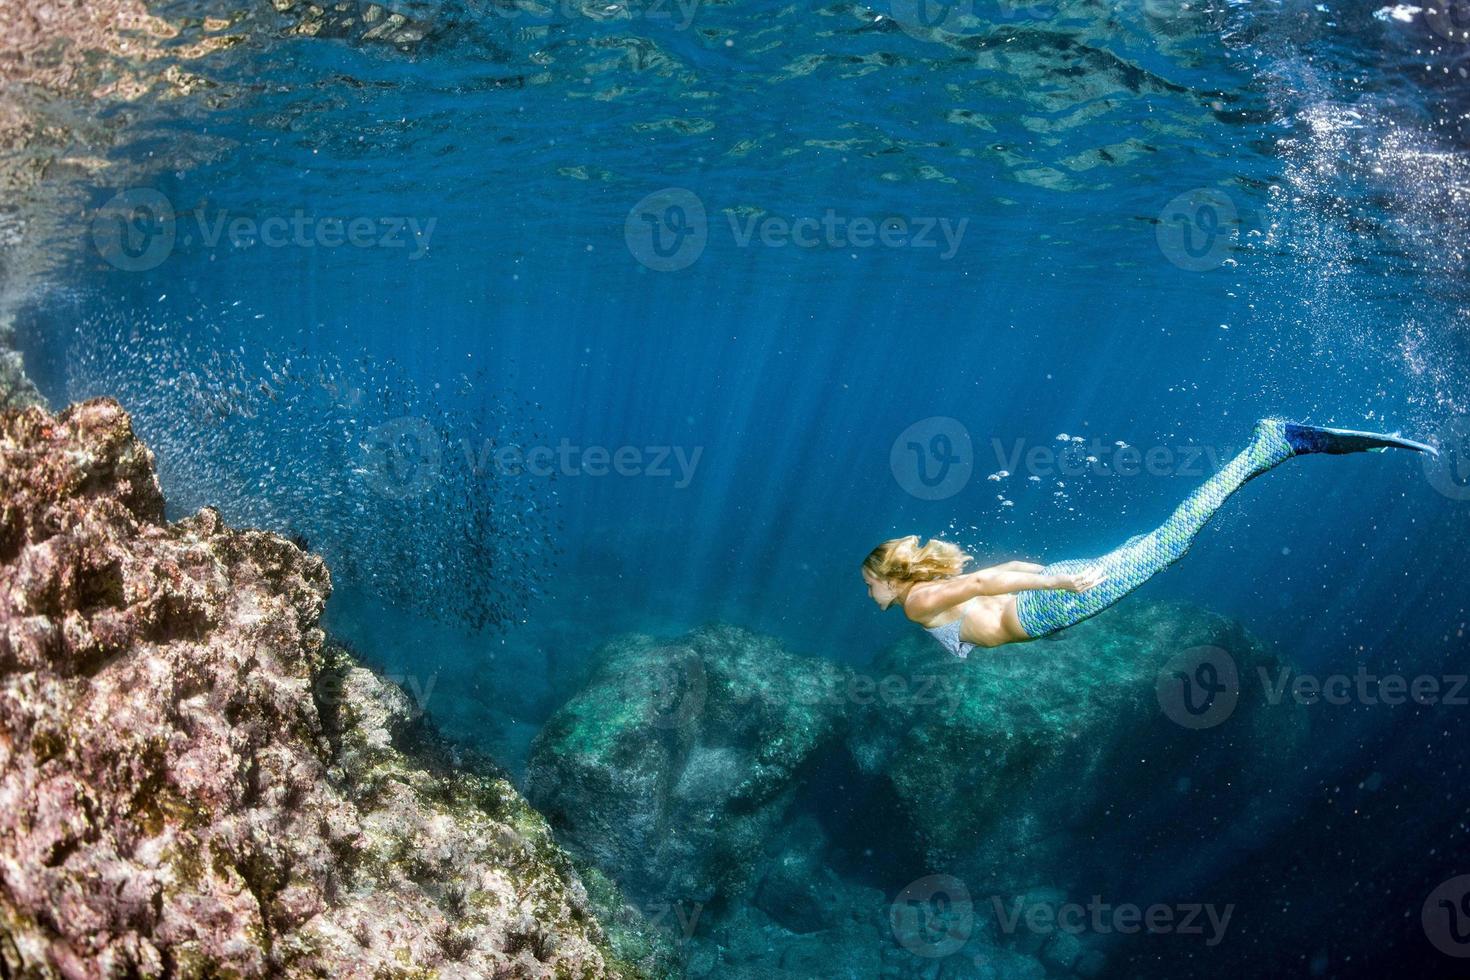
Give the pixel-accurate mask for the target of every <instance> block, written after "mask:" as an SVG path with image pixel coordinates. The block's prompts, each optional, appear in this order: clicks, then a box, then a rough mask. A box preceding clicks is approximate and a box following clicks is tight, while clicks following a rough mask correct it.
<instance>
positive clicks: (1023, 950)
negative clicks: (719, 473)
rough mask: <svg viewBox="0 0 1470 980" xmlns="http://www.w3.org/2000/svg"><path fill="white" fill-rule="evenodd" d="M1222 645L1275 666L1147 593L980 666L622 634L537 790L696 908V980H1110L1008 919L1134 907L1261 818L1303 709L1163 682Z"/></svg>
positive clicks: (614, 871)
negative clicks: (1191, 705) (1189, 702)
mask: <svg viewBox="0 0 1470 980" xmlns="http://www.w3.org/2000/svg"><path fill="white" fill-rule="evenodd" d="M1220 656H1224V657H1225V658H1227V659H1228V660H1229V662H1230V666H1231V668H1233V669H1235V670H1236V671H1237V672H1238V673H1239V674H1240V675H1242V676H1244V675H1246V674H1247V672H1253V671H1255V670H1256V669H1257V668H1262V669H1268V670H1269V669H1273V668H1274V667H1275V666H1276V662H1275V658H1274V657H1272V656H1270V655H1269V654H1268V653H1266V652H1265V651H1264V650H1263V649H1262V647H1261V645H1260V644H1259V643H1258V642H1257V641H1256V640H1254V638H1252V637H1251V636H1250V635H1249V634H1248V633H1246V632H1245V630H1243V629H1242V628H1241V627H1240V626H1239V625H1238V624H1236V623H1234V622H1232V621H1230V620H1227V619H1224V618H1222V617H1219V616H1216V615H1214V614H1211V613H1209V612H1206V611H1204V610H1201V609H1198V608H1194V607H1191V606H1186V605H1178V604H1160V603H1149V602H1146V601H1135V602H1130V603H1127V604H1125V605H1123V606H1121V607H1119V608H1118V609H1115V610H1113V611H1110V612H1108V613H1106V614H1104V615H1102V616H1099V617H1097V618H1095V619H1093V620H1091V621H1089V622H1087V623H1085V624H1083V625H1081V626H1079V627H1077V628H1074V629H1072V630H1069V631H1067V633H1066V634H1064V635H1062V636H1061V637H1059V638H1057V639H1054V640H1046V641H1041V642H1038V643H1033V644H1028V645H1024V646H1015V647H1010V648H1003V649H998V650H994V651H977V653H976V655H975V656H973V657H972V658H971V659H970V660H969V661H961V660H957V659H955V658H953V657H951V656H949V655H948V654H946V653H945V652H944V651H943V650H942V649H941V648H940V647H939V646H938V645H937V644H936V643H934V642H933V641H932V640H931V639H929V638H927V637H924V636H922V635H921V634H919V635H915V636H912V637H908V638H905V639H904V640H903V641H901V642H899V643H898V644H896V645H895V646H893V647H892V648H890V649H888V650H886V651H884V652H882V653H881V654H879V655H878V656H877V657H876V658H875V659H874V660H873V661H872V663H871V664H869V665H868V666H866V667H863V668H856V669H853V668H848V667H841V666H838V665H836V664H833V663H829V662H826V661H822V660H817V659H812V658H805V657H798V656H795V655H793V654H790V653H788V652H786V651H784V650H782V649H781V647H780V646H779V644H777V643H776V642H774V641H773V640H771V639H769V638H766V637H761V636H757V635H754V634H751V633H748V632H745V631H743V630H739V629H735V628H731V627H727V626H711V627H705V628H702V629H699V630H696V631H694V632H693V633H690V634H688V635H686V636H684V637H681V638H679V639H677V640H673V641H658V640H655V639H652V638H650V637H646V636H634V637H629V638H624V639H621V640H617V641H614V642H613V643H611V644H609V645H608V647H607V648H606V649H604V650H603V651H602V652H601V654H599V655H598V656H597V657H596V658H595V662H594V663H595V666H594V669H593V670H592V673H591V675H590V677H589V679H588V680H587V682H586V684H585V686H584V687H583V688H582V690H581V691H580V693H578V694H577V695H575V696H574V697H573V698H571V700H570V701H568V702H567V704H566V705H564V706H563V707H562V708H561V709H560V710H559V711H558V712H557V713H556V714H554V715H553V716H552V718H551V719H550V720H549V721H548V723H547V725H546V728H545V730H544V731H543V733H542V734H541V736H540V737H539V738H538V739H537V740H536V742H535V743H534V744H533V747H532V754H531V760H530V767H529V771H528V784H527V793H528V796H529V797H530V799H531V800H532V802H533V803H534V804H535V805H536V806H537V807H538V808H539V809H540V810H541V811H542V812H543V813H545V814H546V815H547V817H548V819H549V820H550V821H551V822H552V825H553V827H554V828H555V829H556V830H557V831H558V834H559V836H560V838H561V839H562V840H563V841H564V842H565V843H566V844H567V845H568V847H569V848H570V849H571V850H572V851H573V852H574V853H577V854H579V855H581V856H583V857H585V858H586V859H587V860H588V861H590V862H592V863H594V864H596V865H597V866H599V867H601V868H603V869H605V870H606V871H607V872H608V873H609V874H610V875H611V876H612V877H614V878H615V879H616V880H618V881H619V882H620V883H622V884H623V885H624V886H625V887H627V888H628V889H629V891H630V894H632V895H634V896H636V897H638V898H639V899H640V900H641V901H644V902H646V903H653V904H656V905H658V906H659V907H668V908H673V909H679V910H682V911H683V913H684V914H683V915H682V917H681V919H680V921H678V922H675V923H670V925H673V926H675V927H676V928H677V929H679V930H681V932H680V936H679V940H680V942H681V944H682V945H683V951H684V954H685V970H686V973H687V975H689V976H695V977H703V976H710V977H714V976H718V977H722V978H726V977H746V976H749V977H752V978H754V977H791V978H796V977H814V976H823V977H871V976H891V977H910V976H924V977H935V976H938V977H945V978H956V980H958V978H970V977H973V978H977V980H979V978H1033V980H1034V978H1042V977H1057V978H1070V977H1095V976H1101V975H1105V974H1106V973H1107V971H1108V970H1109V962H1110V960H1111V959H1112V958H1113V957H1114V956H1115V954H1116V951H1117V950H1118V948H1119V946H1120V945H1121V944H1122V943H1124V942H1126V937H1125V936H1120V935H1118V934H1116V933H1113V934H1108V933H1106V931H1097V930H1093V931H1091V932H1090V933H1085V934H1080V935H1079V934H1077V933H1076V932H1072V931H1064V930H1056V929H1051V930H1036V929H1031V928H1028V927H1027V926H1026V925H1025V924H1024V921H1023V922H1022V924H1020V925H1018V920H1017V918H1016V917H1015V916H1014V914H1011V915H1010V917H1009V919H1008V917H1007V916H1008V910H1009V912H1011V913H1013V912H1014V911H1015V910H1019V911H1020V912H1021V913H1022V914H1023V915H1024V914H1026V913H1028V912H1029V911H1030V910H1032V909H1037V908H1042V909H1051V910H1053V911H1055V910H1056V909H1058V908H1060V907H1063V906H1066V905H1067V904H1069V903H1075V904H1078V905H1079V906H1085V905H1086V903H1087V902H1088V901H1089V899H1090V898H1091V897H1092V896H1094V895H1103V896H1108V897H1109V898H1111V899H1112V900H1113V901H1114V902H1118V903H1127V902H1134V903H1137V904H1138V905H1139V907H1144V906H1147V905H1149V904H1150V903H1151V902H1154V901H1155V900H1158V899H1159V898H1161V897H1167V896H1170V895H1174V894H1175V891H1174V890H1175V889H1176V888H1177V886H1178V882H1179V881H1181V880H1190V873H1191V870H1192V869H1194V868H1197V867H1198V866H1199V863H1200V862H1207V861H1208V860H1209V857H1210V855H1211V854H1217V853H1218V852H1219V850H1220V849H1228V848H1231V847H1235V846H1240V845H1241V843H1242V842H1248V841H1249V840H1251V839H1252V838H1254V837H1257V836H1258V835H1262V834H1265V833H1266V832H1267V831H1268V830H1269V826H1270V824H1271V821H1272V820H1273V819H1274V810H1273V800H1272V797H1271V793H1270V789H1269V785H1268V783H1269V781H1270V780H1271V779H1272V778H1273V775H1279V773H1281V772H1282V771H1283V767H1284V766H1286V765H1289V764H1290V762H1291V760H1292V759H1294V758H1297V754H1298V752H1299V751H1300V750H1301V748H1302V743H1303V740H1304V737H1305V734H1306V729H1305V724H1304V717H1303V714H1304V713H1303V712H1302V711H1301V710H1300V706H1297V705H1294V704H1293V703H1291V702H1290V700H1289V699H1288V700H1287V701H1285V702H1281V703H1276V704H1272V703H1269V702H1268V701H1266V700H1265V699H1261V698H1246V697H1241V698H1239V699H1238V701H1236V702H1233V703H1232V704H1231V705H1230V711H1229V713H1228V714H1225V713H1223V712H1217V713H1216V715H1215V716H1214V717H1207V718H1205V719H1204V721H1203V722H1198V721H1196V720H1195V719H1193V718H1192V717H1190V716H1188V715H1187V714H1180V713H1179V712H1177V711H1176V710H1175V709H1176V708H1178V707H1179V706H1178V705H1177V704H1175V703H1173V702H1171V701H1170V700H1169V691H1168V689H1167V684H1166V683H1165V682H1166V681H1169V680H1171V679H1172V678H1174V677H1175V676H1177V675H1179V674H1185V676H1188V674H1187V673H1186V671H1187V670H1189V669H1193V662H1192V660H1198V659H1199V658H1201V657H1204V658H1209V657H1220ZM691 908H694V909H697V910H698V911H699V913H700V916H699V917H698V918H697V920H696V919H695V917H694V916H692V915H691V914H690V911H689V910H690V909H691Z"/></svg>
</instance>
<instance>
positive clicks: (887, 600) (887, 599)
mask: <svg viewBox="0 0 1470 980" xmlns="http://www.w3.org/2000/svg"><path fill="white" fill-rule="evenodd" d="M863 581H864V582H866V583H867V585H868V598H870V599H872V600H873V601H874V602H876V603H877V604H878V608H879V609H887V608H888V607H889V606H891V605H893V600H895V599H897V598H898V587H897V586H896V585H894V584H893V583H892V582H890V581H888V580H887V579H884V578H879V577H878V576H876V575H874V574H873V573H872V572H870V571H868V570H867V569H866V568H865V569H863Z"/></svg>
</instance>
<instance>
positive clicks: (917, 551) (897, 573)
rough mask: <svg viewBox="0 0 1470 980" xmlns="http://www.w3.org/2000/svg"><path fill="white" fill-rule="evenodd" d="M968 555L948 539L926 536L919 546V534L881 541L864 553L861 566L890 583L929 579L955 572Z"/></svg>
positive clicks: (959, 568) (939, 577)
mask: <svg viewBox="0 0 1470 980" xmlns="http://www.w3.org/2000/svg"><path fill="white" fill-rule="evenodd" d="M969 560H970V556H969V555H967V554H965V553H964V552H963V551H961V550H960V549H959V548H958V547H956V546H955V545H952V544H950V543H949V542H948V541H939V540H936V539H934V538H930V539H929V541H928V542H926V543H925V544H923V545H920V544H919V536H918V535H917V534H910V535H909V536H908V537H906V538H894V539H893V540H892V541H884V542H883V543H882V544H880V545H879V546H878V547H876V548H874V549H873V550H872V551H870V552H868V557H866V558H864V559H863V568H865V569H867V570H868V571H869V572H871V573H872V574H873V575H875V576H877V577H878V578H881V579H887V580H888V581H890V582H932V581H934V580H935V579H941V578H948V577H949V576H951V575H958V574H959V573H960V572H961V571H963V570H964V567H965V562H967V561H969Z"/></svg>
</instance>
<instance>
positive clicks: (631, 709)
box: [526, 626, 847, 903]
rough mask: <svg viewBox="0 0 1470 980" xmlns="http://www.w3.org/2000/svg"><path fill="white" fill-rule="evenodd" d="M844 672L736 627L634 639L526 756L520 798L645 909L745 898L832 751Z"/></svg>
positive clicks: (600, 659)
mask: <svg viewBox="0 0 1470 980" xmlns="http://www.w3.org/2000/svg"><path fill="white" fill-rule="evenodd" d="M846 676H847V672H846V671H845V670H844V669H843V668H841V667H838V666H837V665H835V664H831V663H827V662H825V661H820V660H814V659H810V658H805V657H798V656H794V655H792V654H790V653H788V652H786V651H785V650H784V649H782V647H781V646H780V644H779V643H777V642H776V641H775V640H772V639H770V638H768V637H762V636H758V635H756V634H754V633H750V632H748V631H746V630H742V629H738V628H735V627H731V626H707V627H704V628H701V629H698V630H695V631H694V632H691V633H689V634H687V635H686V636H683V637H681V638H679V639H677V640H673V641H668V640H660V639H656V638H654V637H651V636H646V635H637V634H635V635H631V636H626V637H623V638H620V639H617V640H614V641H613V642H611V643H610V644H608V645H607V646H606V647H604V648H603V650H602V651H601V652H600V653H599V654H598V656H597V658H596V666H595V669H594V672H593V674H592V676H591V679H590V681H589V682H588V684H587V685H586V686H585V687H584V688H583V689H582V690H581V691H580V692H579V693H578V694H576V695H575V696H574V697H572V699H571V700H570V701H568V702H567V703H566V704H564V705H563V706H562V707H561V708H560V709H558V710H557V711H556V713H555V714H553V715H552V717H551V718H550V719H549V720H548V721H547V723H546V726H545V728H543V730H542V731H541V733H540V734H539V735H538V736H537V738H536V740H535V742H534V743H533V745H532V748H531V757H530V762H529V765H528V767H527V780H526V794H527V796H528V797H529V798H530V799H531V801H532V802H533V803H534V804H535V805H536V807H537V808H538V809H540V810H541V811H542V812H543V813H545V814H546V815H547V817H548V819H550V820H551V822H552V825H553V826H554V827H556V828H557V829H558V830H559V832H560V836H561V839H562V841H563V842H564V843H566V844H567V845H568V846H569V847H570V848H571V849H572V850H573V851H574V852H575V853H577V854H579V855H581V856H582V857H585V858H586V859H587V861H588V862H589V863H591V864H593V865H595V866H597V867H599V868H601V869H603V870H604V871H606V872H607V873H608V874H609V875H611V876H612V877H613V878H614V879H616V880H617V881H618V882H619V883H620V884H621V885H622V886H623V888H624V889H625V890H627V891H628V892H629V893H630V894H631V895H633V896H635V897H637V898H640V899H642V900H644V901H649V902H671V901H682V902H697V903H708V902H711V901H715V900H728V899H731V898H733V897H736V896H739V895H742V894H744V893H745V892H747V891H748V889H749V888H750V887H752V886H753V885H754V884H755V883H756V881H757V880H758V879H757V866H758V864H759V860H760V857H761V855H762V852H763V850H764V848H765V846H766V842H767V840H768V839H769V838H770V837H772V836H773V835H774V834H775V832H776V829H777V828H778V827H779V826H781V824H782V822H783V820H784V819H785V817H786V814H787V811H788V809H789V808H790V805H791V802H792V799H793V797H794V794H795V792H796V789H797V788H798V786H799V785H800V782H801V777H802V772H803V768H804V767H805V766H806V765H807V764H808V762H809V761H810V760H812V759H813V758H814V757H816V756H817V755H819V754H820V753H821V752H822V751H823V750H824V749H831V750H834V751H840V746H841V735H842V731H843V727H842V722H843V719H844V717H845V713H844V709H843V703H842V701H841V699H840V698H837V697H833V696H831V695H832V692H835V691H839V690H841V688H842V685H843V683H844V680H845V678H846Z"/></svg>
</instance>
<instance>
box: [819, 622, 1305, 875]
mask: <svg viewBox="0 0 1470 980" xmlns="http://www.w3.org/2000/svg"><path fill="white" fill-rule="evenodd" d="M1277 667H1278V661H1277V658H1276V657H1274V656H1273V655H1272V654H1270V653H1268V652H1267V651H1266V650H1265V649H1264V648H1263V647H1262V645H1261V644H1260V643H1259V641H1257V640H1256V639H1255V638H1254V637H1252V636H1251V635H1250V634H1249V633H1248V632H1247V631H1246V630H1245V629H1244V628H1243V627H1242V626H1241V625H1240V624H1238V623H1236V622H1234V621H1232V620H1229V619H1226V618H1224V617H1222V616H1218V615H1215V614H1213V613H1210V612H1208V611H1206V610H1203V609H1200V608H1197V607H1194V606H1190V605H1186V604H1181V603H1158V602H1139V601H1129V602H1127V603H1124V604H1123V605H1121V606H1119V607H1116V608H1114V609H1112V610H1109V611H1107V612H1105V613H1103V614H1101V615H1099V616H1097V617H1095V618H1093V619H1091V620H1089V621H1087V622H1085V623H1082V624H1080V625H1078V626H1076V627H1073V628H1072V629H1069V630H1067V631H1065V632H1064V633H1061V634H1059V635H1058V636H1057V637H1055V638H1052V639H1045V640H1041V641H1038V642H1034V643H1029V644H1019V645H1012V646H1007V647H1001V648H997V649H994V650H984V649H981V650H976V651H975V652H974V653H973V654H972V655H971V657H970V658H969V660H967V661H961V660H957V659H955V658H953V657H951V656H949V655H947V654H946V653H945V652H944V651H943V650H942V649H941V648H940V647H939V646H938V645H937V644H935V643H934V642H933V641H932V640H930V639H928V638H926V637H917V636H916V637H910V638H906V639H905V640H903V641H901V642H900V643H898V644H897V645H895V646H894V647H892V648H890V649H888V650H887V651H885V652H884V653H883V654H881V655H880V656H879V657H878V658H877V660H876V661H875V664H874V669H875V670H877V671H878V672H880V673H884V674H893V675H898V676H901V677H908V678H914V677H929V678H934V679H935V683H934V685H933V687H934V688H935V689H936V690H942V691H945V692H947V695H949V696H947V697H946V698H945V699H944V700H943V702H939V701H937V700H936V699H935V698H933V697H923V696H921V695H920V693H919V692H920V691H921V688H920V686H919V685H916V684H910V685H908V686H907V687H900V688H895V691H896V692H897V696H895V697H891V698H887V699H884V700H883V701H882V702H878V703H874V704H872V705H869V706H865V707H863V708H861V709H859V716H858V717H857V718H855V719H854V721H853V723H852V724H851V725H850V726H849V731H850V735H849V737H848V745H849V748H850V750H851V752H852V756H853V758H854V760H855V761H856V763H857V764H858V765H859V766H860V767H862V768H863V769H864V770H866V771H868V772H870V773H873V774H874V775H877V776H880V777H881V778H884V779H886V780H887V781H888V782H889V783H890V784H891V786H892V787H893V789H894V791H895V794H896V795H897V797H898V798H899V799H900V800H902V801H903V806H904V809H905V812H906V814H907V816H908V818H909V820H910V822H911V825H912V827H913V828H914V832H915V833H916V834H917V835H918V837H919V838H920V841H921V843H922V845H923V849H924V852H925V855H926V858H927V863H928V864H929V866H930V867H931V868H933V869H939V870H943V871H945V872H947V873H952V874H955V875H957V876H958V877H960V878H961V879H962V880H964V881H965V883H966V884H967V885H968V887H969V888H970V890H971V892H972V893H973V894H975V895H976V896H986V897H989V896H992V895H994V896H999V897H1001V898H1002V899H1007V898H1011V897H1014V896H1020V895H1025V894H1027V893H1028V892H1030V891H1032V890H1034V889H1037V888H1045V887H1053V886H1056V887H1060V888H1062V889H1063V890H1064V891H1067V892H1069V893H1071V894H1074V895H1075V894H1077V893H1078V892H1077V889H1082V890H1083V891H1082V892H1081V894H1082V895H1084V896H1085V895H1086V894H1088V892H1087V891H1086V889H1096V888H1102V887H1106V888H1108V889H1110V890H1111V891H1112V893H1114V894H1130V895H1131V894H1137V893H1138V891H1137V890H1138V889H1146V888H1149V887H1155V886H1158V887H1162V886H1166V885H1167V882H1165V881H1162V880H1159V879H1158V878H1157V877H1156V878H1155V879H1154V880H1147V881H1146V880H1145V879H1144V878H1142V877H1140V876H1138V875H1135V874H1134V872H1135V871H1140V873H1144V872H1143V871H1142V869H1144V868H1147V869H1151V870H1152V873H1153V874H1154V875H1155V876H1157V875H1158V874H1160V872H1159V871H1158V869H1160V868H1167V869H1171V870H1170V873H1171V874H1175V875H1183V874H1185V873H1186V870H1187V869H1188V868H1189V867H1190V866H1191V865H1199V864H1201V863H1203V862H1207V861H1208V860H1209V854H1210V853H1212V852H1215V851H1217V850H1218V849H1221V848H1227V847H1229V846H1230V839H1232V838H1233V839H1234V840H1235V841H1236V843H1240V842H1245V841H1249V840H1250V839H1252V837H1253V836H1254V835H1256V834H1258V833H1260V832H1263V830H1264V828H1265V825H1266V823H1268V822H1269V821H1271V820H1272V819H1274V810H1273V806H1274V804H1273V800H1272V797H1271V793H1270V789H1271V782H1272V780H1273V779H1278V778H1281V775H1282V774H1283V773H1285V772H1288V771H1289V768H1290V766H1291V764H1292V760H1293V758H1294V757H1295V756H1296V755H1297V753H1298V752H1299V751H1300V750H1301V749H1302V747H1303V744H1304V740H1305V737H1306V721H1305V712H1304V711H1303V710H1302V709H1301V707H1300V705H1297V704H1295V702H1294V701H1293V700H1292V699H1291V698H1290V697H1287V698H1284V699H1281V700H1279V702H1277V703H1274V704H1273V703H1271V702H1270V700H1269V699H1268V698H1266V697H1263V696H1262V691H1261V687H1260V684H1259V682H1258V681H1257V677H1258V676H1259V671H1261V670H1265V671H1266V672H1268V673H1270V672H1272V671H1275V670H1276V669H1277ZM1195 672H1199V678H1200V679H1203V680H1205V681H1208V682H1210V683H1212V684H1214V685H1216V686H1217V687H1220V689H1221V691H1222V692H1223V693H1222V694H1221V695H1220V697H1218V698H1216V699H1212V700H1211V701H1209V702H1208V703H1209V705H1210V707H1209V709H1208V710H1207V711H1206V712H1205V713H1203V714H1200V715H1197V716H1196V715H1191V714H1190V711H1191V710H1194V709H1196V708H1198V707H1199V706H1200V705H1203V704H1205V702H1204V701H1199V702H1197V703H1196V702H1190V704H1191V707H1190V708H1186V707H1185V705H1184V698H1185V696H1186V694H1187V695H1188V696H1189V697H1194V698H1198V697H1199V692H1198V691H1197V690H1196V691H1186V690H1185V689H1184V688H1180V687H1178V686H1177V685H1176V684H1175V682H1174V678H1179V683H1187V682H1192V681H1194V680H1196V679H1197V678H1196V676H1195ZM1227 674H1230V675H1232V676H1231V677H1229V678H1226V676H1225V675H1227ZM1227 680H1229V681H1230V682H1231V683H1230V684H1227V683H1226V682H1227ZM1225 686H1229V687H1230V690H1229V691H1224V687H1225ZM1181 691H1185V693H1184V694H1181V693H1180V692H1181ZM976 900H977V901H981V898H978V897H977V899H976Z"/></svg>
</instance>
